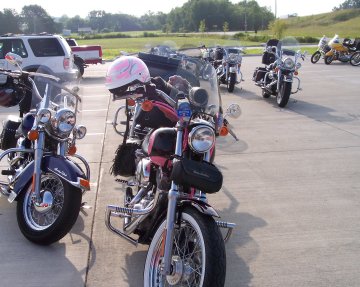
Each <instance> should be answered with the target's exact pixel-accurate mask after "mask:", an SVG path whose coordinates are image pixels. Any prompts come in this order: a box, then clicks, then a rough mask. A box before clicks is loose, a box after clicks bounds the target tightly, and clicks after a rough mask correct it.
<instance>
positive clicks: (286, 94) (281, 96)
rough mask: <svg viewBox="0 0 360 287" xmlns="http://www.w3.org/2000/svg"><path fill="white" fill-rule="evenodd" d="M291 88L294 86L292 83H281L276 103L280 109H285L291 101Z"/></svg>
mask: <svg viewBox="0 0 360 287" xmlns="http://www.w3.org/2000/svg"><path fill="white" fill-rule="evenodd" d="M291 86H292V83H289V82H282V83H281V87H280V91H279V93H278V94H277V96H276V101H277V104H278V106H279V107H280V108H284V107H285V106H286V105H287V103H288V101H289V99H290V94H291Z"/></svg>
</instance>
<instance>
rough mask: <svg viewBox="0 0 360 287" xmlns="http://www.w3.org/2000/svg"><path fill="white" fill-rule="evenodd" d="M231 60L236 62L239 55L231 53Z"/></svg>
mask: <svg viewBox="0 0 360 287" xmlns="http://www.w3.org/2000/svg"><path fill="white" fill-rule="evenodd" d="M229 61H231V62H236V61H237V55H236V54H234V53H230V55H229Z"/></svg>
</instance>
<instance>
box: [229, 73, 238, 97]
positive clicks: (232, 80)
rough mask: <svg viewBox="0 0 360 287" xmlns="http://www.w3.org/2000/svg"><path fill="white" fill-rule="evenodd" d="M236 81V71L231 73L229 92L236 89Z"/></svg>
mask: <svg viewBox="0 0 360 287" xmlns="http://www.w3.org/2000/svg"><path fill="white" fill-rule="evenodd" d="M235 82H236V74H235V73H230V80H229V83H228V92H229V93H232V92H233V91H234V88H235Z"/></svg>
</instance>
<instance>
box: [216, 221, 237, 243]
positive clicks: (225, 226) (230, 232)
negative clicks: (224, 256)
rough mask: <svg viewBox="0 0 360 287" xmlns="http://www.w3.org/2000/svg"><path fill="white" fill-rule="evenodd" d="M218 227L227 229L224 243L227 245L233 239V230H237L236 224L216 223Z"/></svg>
mask: <svg viewBox="0 0 360 287" xmlns="http://www.w3.org/2000/svg"><path fill="white" fill-rule="evenodd" d="M216 225H217V226H218V227H219V228H226V229H227V233H226V235H225V237H224V242H225V243H227V242H228V241H229V239H230V237H231V234H232V232H233V229H234V228H235V226H236V224H235V223H230V222H224V221H216Z"/></svg>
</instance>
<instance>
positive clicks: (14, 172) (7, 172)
mask: <svg viewBox="0 0 360 287" xmlns="http://www.w3.org/2000/svg"><path fill="white" fill-rule="evenodd" d="M1 174H2V175H15V174H16V171H15V170H8V169H5V170H2V171H1Z"/></svg>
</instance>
